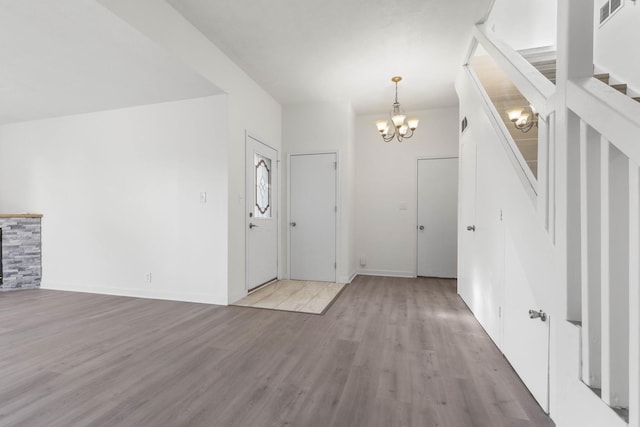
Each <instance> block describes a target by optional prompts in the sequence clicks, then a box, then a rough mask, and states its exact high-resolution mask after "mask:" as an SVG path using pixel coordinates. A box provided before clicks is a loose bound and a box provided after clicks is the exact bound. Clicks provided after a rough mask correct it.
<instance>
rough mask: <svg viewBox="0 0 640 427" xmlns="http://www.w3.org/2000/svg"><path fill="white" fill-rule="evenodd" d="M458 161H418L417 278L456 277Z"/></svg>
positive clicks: (446, 159)
mask: <svg viewBox="0 0 640 427" xmlns="http://www.w3.org/2000/svg"><path fill="white" fill-rule="evenodd" d="M457 227H458V159H457V158H444V159H426V160H418V276H424V277H450V278H453V277H456V276H457V264H458V263H457V258H458V233H457V231H458V230H457Z"/></svg>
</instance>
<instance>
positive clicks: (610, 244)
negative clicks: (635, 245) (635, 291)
mask: <svg viewBox="0 0 640 427" xmlns="http://www.w3.org/2000/svg"><path fill="white" fill-rule="evenodd" d="M601 150H602V151H601V159H600V160H601V178H602V181H601V190H602V210H601V215H602V217H601V219H602V222H601V240H602V241H601V243H602V253H601V255H602V270H601V273H602V274H601V277H602V282H601V284H602V400H604V401H605V402H606V403H607V404H608V405H609V406H612V407H627V406H628V403H629V235H628V232H629V230H628V226H629V162H628V159H627V158H626V156H624V155H623V154H622V153H621V152H620V151H619V150H618V149H616V148H615V147H613V146H612V145H611V144H609V142H608V141H607V140H605V139H604V138H603V140H602V145H601Z"/></svg>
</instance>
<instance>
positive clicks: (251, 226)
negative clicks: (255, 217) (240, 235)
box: [249, 222, 257, 228]
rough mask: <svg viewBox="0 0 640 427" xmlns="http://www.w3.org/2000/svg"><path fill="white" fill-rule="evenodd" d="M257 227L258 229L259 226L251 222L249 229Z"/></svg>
mask: <svg viewBox="0 0 640 427" xmlns="http://www.w3.org/2000/svg"><path fill="white" fill-rule="evenodd" d="M255 227H257V225H255V224H254V223H252V222H250V223H249V228H255Z"/></svg>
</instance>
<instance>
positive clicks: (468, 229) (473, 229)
mask: <svg viewBox="0 0 640 427" xmlns="http://www.w3.org/2000/svg"><path fill="white" fill-rule="evenodd" d="M467 231H476V226H475V225H467Z"/></svg>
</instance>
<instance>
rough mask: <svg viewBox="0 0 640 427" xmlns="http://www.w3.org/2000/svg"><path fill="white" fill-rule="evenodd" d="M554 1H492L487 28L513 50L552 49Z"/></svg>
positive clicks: (555, 5)
mask: <svg viewBox="0 0 640 427" xmlns="http://www.w3.org/2000/svg"><path fill="white" fill-rule="evenodd" d="M556 7H557V0H538V1H530V0H496V2H495V4H494V5H493V9H492V10H491V14H490V16H489V18H488V19H487V22H486V24H487V28H489V29H493V31H495V33H496V35H497V36H498V37H499V38H500V39H502V40H503V41H505V42H507V43H508V44H509V45H510V46H511V47H512V48H513V49H515V50H521V49H529V48H536V47H543V46H555V45H556Z"/></svg>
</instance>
